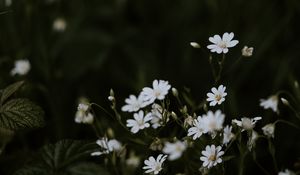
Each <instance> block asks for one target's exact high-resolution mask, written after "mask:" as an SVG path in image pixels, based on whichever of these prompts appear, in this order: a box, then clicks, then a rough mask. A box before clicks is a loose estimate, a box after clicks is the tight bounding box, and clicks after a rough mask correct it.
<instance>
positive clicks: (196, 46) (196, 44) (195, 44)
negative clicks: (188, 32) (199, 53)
mask: <svg viewBox="0 0 300 175" xmlns="http://www.w3.org/2000/svg"><path fill="white" fill-rule="evenodd" d="M190 45H191V46H192V47H193V48H195V49H199V48H201V46H200V45H199V44H198V43H197V42H190Z"/></svg>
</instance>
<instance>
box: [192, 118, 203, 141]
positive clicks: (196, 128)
mask: <svg viewBox="0 0 300 175" xmlns="http://www.w3.org/2000/svg"><path fill="white" fill-rule="evenodd" d="M202 120H203V119H202V117H201V116H198V118H197V119H194V123H193V127H191V128H190V129H189V130H188V136H192V135H194V136H193V140H196V139H197V138H199V137H201V136H202V134H203V133H204V132H205V131H204V125H203V121H202Z"/></svg>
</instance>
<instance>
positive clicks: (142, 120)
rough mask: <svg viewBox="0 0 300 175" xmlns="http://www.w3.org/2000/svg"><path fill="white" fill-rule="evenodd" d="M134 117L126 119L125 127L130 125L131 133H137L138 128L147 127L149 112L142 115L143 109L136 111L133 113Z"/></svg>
mask: <svg viewBox="0 0 300 175" xmlns="http://www.w3.org/2000/svg"><path fill="white" fill-rule="evenodd" d="M133 118H134V119H128V120H127V125H126V126H127V127H131V132H132V133H137V132H139V130H142V129H144V128H148V127H149V126H150V124H149V123H148V122H149V121H150V120H151V119H152V116H151V113H148V114H146V115H145V116H144V111H139V112H138V113H134V114H133Z"/></svg>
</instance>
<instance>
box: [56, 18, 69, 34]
mask: <svg viewBox="0 0 300 175" xmlns="http://www.w3.org/2000/svg"><path fill="white" fill-rule="evenodd" d="M66 28H67V23H66V21H65V19H64V18H56V19H55V20H54V22H53V30H54V31H57V32H64V31H65V30H66Z"/></svg>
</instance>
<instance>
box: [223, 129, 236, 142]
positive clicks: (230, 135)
mask: <svg viewBox="0 0 300 175" xmlns="http://www.w3.org/2000/svg"><path fill="white" fill-rule="evenodd" d="M231 130H232V126H228V125H227V126H226V127H225V128H224V130H223V145H227V144H228V143H229V142H230V141H231V140H232V139H233V138H234V134H233V133H232V132H231Z"/></svg>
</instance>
